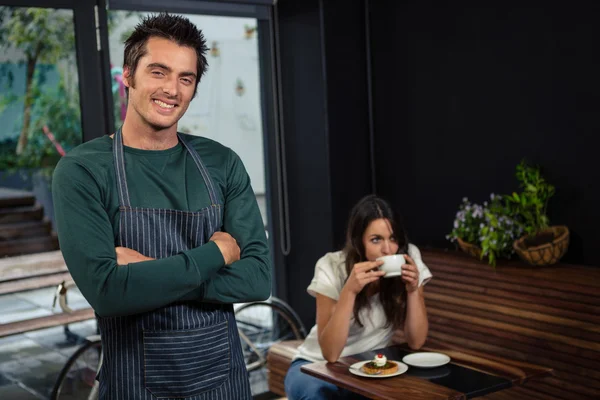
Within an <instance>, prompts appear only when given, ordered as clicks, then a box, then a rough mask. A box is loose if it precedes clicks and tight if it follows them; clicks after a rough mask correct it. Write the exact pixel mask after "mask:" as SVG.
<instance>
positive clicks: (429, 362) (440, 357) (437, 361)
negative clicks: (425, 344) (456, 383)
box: [402, 352, 450, 368]
mask: <svg viewBox="0 0 600 400" xmlns="http://www.w3.org/2000/svg"><path fill="white" fill-rule="evenodd" d="M402 362H404V363H406V364H408V365H410V366H413V367H419V368H435V367H440V366H442V365H446V364H448V363H449V362H450V357H448V356H447V355H445V354H443V353H433V352H420V353H412V354H409V355H407V356H404V358H402Z"/></svg>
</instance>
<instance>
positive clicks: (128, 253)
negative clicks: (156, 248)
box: [115, 247, 154, 265]
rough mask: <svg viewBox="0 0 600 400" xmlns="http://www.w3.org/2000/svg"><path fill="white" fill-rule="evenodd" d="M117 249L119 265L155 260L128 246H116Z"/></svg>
mask: <svg viewBox="0 0 600 400" xmlns="http://www.w3.org/2000/svg"><path fill="white" fill-rule="evenodd" d="M115 251H116V253H117V264H118V265H127V264H133V263H137V262H141V261H149V260H154V258H150V257H146V256H145V255H143V254H142V253H138V252H137V251H135V250H132V249H129V248H127V247H115Z"/></svg>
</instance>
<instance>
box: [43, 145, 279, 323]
mask: <svg viewBox="0 0 600 400" xmlns="http://www.w3.org/2000/svg"><path fill="white" fill-rule="evenodd" d="M185 138H186V141H187V142H188V143H189V144H190V145H191V146H193V147H194V148H195V149H196V151H197V152H198V154H199V155H200V157H201V158H202V161H203V163H204V165H205V166H206V168H207V170H208V172H209V174H210V176H211V178H212V179H213V182H214V184H215V186H216V190H217V191H218V192H219V195H220V198H221V199H222V200H223V201H224V215H223V231H225V232H228V233H229V234H231V235H232V236H233V237H234V238H235V239H236V240H237V242H238V245H239V246H240V250H241V258H240V260H239V261H237V262H234V263H233V264H231V265H229V266H225V265H224V259H223V256H222V255H221V252H220V250H219V248H218V247H217V245H216V244H215V243H214V242H207V243H206V244H204V245H203V246H200V247H197V248H194V249H190V250H187V251H182V252H181V253H179V254H177V255H174V256H171V257H167V258H161V259H157V260H152V261H144V262H139V263H133V264H129V265H124V266H118V265H117V257H116V253H115V246H118V233H119V196H118V190H117V182H116V176H115V166H114V163H113V154H112V149H113V140H112V139H111V138H110V137H109V136H104V137H101V138H98V139H94V140H91V141H89V142H87V143H84V144H82V145H80V146H78V147H77V148H75V149H73V150H72V151H71V152H69V153H68V154H67V155H66V156H65V157H63V158H62V159H61V161H60V162H59V163H58V165H57V167H56V169H55V171H54V177H53V182H52V195H53V199H54V212H55V218H56V228H57V231H58V237H59V242H60V248H61V251H62V253H63V256H64V258H65V261H66V264H67V267H68V269H69V272H70V273H71V275H72V276H73V279H74V280H75V282H76V284H77V286H78V287H79V289H80V290H81V293H82V294H83V295H84V296H85V298H86V299H87V301H88V302H89V303H90V305H91V306H92V307H93V308H94V310H95V311H96V312H97V313H98V314H99V315H100V316H119V315H131V314H136V313H141V312H145V311H150V310H154V309H157V308H160V307H162V306H165V305H168V304H170V303H172V302H175V301H178V300H182V299H185V300H197V301H206V302H223V303H236V302H247V301H253V300H263V299H266V298H267V297H268V296H269V294H270V289H271V266H270V257H269V250H268V246H267V241H266V236H265V231H264V226H263V222H262V218H261V216H260V211H259V209H258V205H257V203H256V198H255V196H254V192H253V190H252V187H251V186H250V178H249V177H248V174H247V173H246V170H245V168H244V165H243V164H242V162H241V160H240V159H239V157H238V156H237V154H235V153H234V152H233V151H232V150H231V149H229V148H227V147H225V146H222V145H220V144H219V143H217V142H214V141H212V140H210V139H206V138H202V137H195V136H190V135H185ZM124 149H125V151H124V153H125V166H126V175H127V183H128V189H129V195H130V198H131V206H132V207H147V208H168V209H176V210H185V211H198V210H200V209H202V208H204V207H207V206H209V205H210V199H209V195H208V191H207V189H206V186H205V184H204V181H203V179H202V175H201V174H200V172H199V171H198V169H197V167H196V164H195V163H194V161H193V159H192V157H191V155H190V154H189V153H188V152H187V151H186V150H185V148H184V147H183V145H181V143H179V144H178V145H177V146H176V147H173V148H171V149H167V150H158V151H155V150H140V149H134V148H130V147H126V146H125V147H124ZM145 255H146V256H149V257H152V256H153V255H150V254H145Z"/></svg>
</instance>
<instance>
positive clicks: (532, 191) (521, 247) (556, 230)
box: [505, 160, 569, 265]
mask: <svg viewBox="0 0 600 400" xmlns="http://www.w3.org/2000/svg"><path fill="white" fill-rule="evenodd" d="M516 177H517V180H518V181H519V186H520V188H521V189H522V192H521V193H516V192H514V193H513V194H512V195H510V196H505V200H506V205H507V207H510V208H511V209H512V211H511V212H512V213H513V214H514V215H517V216H518V218H517V220H518V222H519V223H520V225H521V226H522V228H523V231H524V233H525V234H524V235H523V236H522V237H520V238H519V239H518V240H516V241H515V242H514V244H513V248H514V249H515V251H516V252H517V254H518V255H519V257H521V259H523V260H524V261H526V262H528V263H530V264H532V265H551V264H554V263H556V262H558V261H559V260H560V259H561V258H562V257H563V256H564V255H565V253H566V252H567V248H568V246H569V229H568V228H567V227H566V226H550V221H549V219H548V216H547V214H546V212H547V209H548V201H549V200H550V198H551V197H552V196H553V195H554V192H555V188H554V186H553V185H551V184H549V183H548V182H546V180H545V179H544V177H543V176H542V173H541V170H540V168H539V167H538V166H532V165H529V164H528V163H527V162H526V161H525V160H523V161H521V163H519V165H517V169H516Z"/></svg>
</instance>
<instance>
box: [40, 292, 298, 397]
mask: <svg viewBox="0 0 600 400" xmlns="http://www.w3.org/2000/svg"><path fill="white" fill-rule="evenodd" d="M74 286H75V283H74V282H73V281H69V282H62V283H61V284H60V285H58V287H57V290H56V294H55V297H54V305H56V302H57V300H58V303H59V305H60V308H61V309H62V310H63V311H64V312H72V311H73V310H71V308H69V306H68V304H67V291H68V290H69V288H72V287H74ZM234 309H235V318H236V322H237V325H238V334H239V336H240V342H241V346H242V352H243V354H244V360H245V363H246V369H247V370H248V374H249V378H250V382H251V385H253V387H256V386H258V384H259V383H261V382H262V383H265V384H266V372H267V371H266V364H267V357H266V355H267V352H268V350H269V348H270V347H271V346H272V345H273V344H275V343H277V342H280V341H283V340H303V339H304V338H305V337H306V329H305V327H304V325H303V324H302V321H301V320H300V318H299V317H298V314H296V312H295V311H294V310H293V309H292V308H291V307H290V306H289V305H288V304H287V303H285V302H284V301H282V300H280V299H278V298H276V297H271V298H270V299H269V300H267V301H255V302H250V303H244V304H241V305H236V307H234ZM65 333H66V334H67V335H68V336H70V338H71V340H78V339H79V340H80V341H82V342H83V344H82V346H81V347H80V348H79V349H77V351H76V352H75V353H74V354H73V355H72V356H71V357H69V359H68V360H67V362H66V363H65V365H64V366H63V368H62V369H61V371H60V372H59V374H58V378H57V380H56V383H55V385H54V388H53V389H52V394H51V396H50V400H62V399H81V400H96V399H97V398H98V389H99V383H98V381H97V380H96V376H97V375H98V373H99V371H100V367H101V366H102V343H101V340H100V335H92V336H89V337H86V338H78V337H77V335H75V334H73V333H70V332H69V331H68V328H67V327H65ZM262 389H263V388H259V392H260V391H261V390H262ZM262 391H265V390H262ZM253 394H255V393H253Z"/></svg>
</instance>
